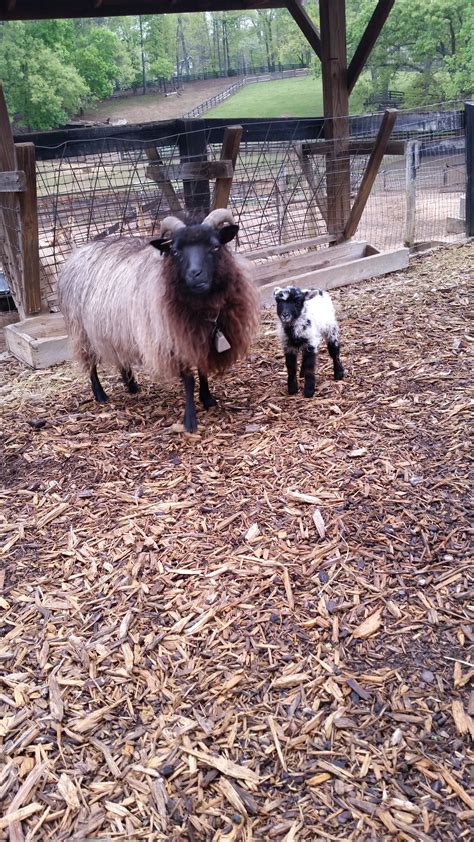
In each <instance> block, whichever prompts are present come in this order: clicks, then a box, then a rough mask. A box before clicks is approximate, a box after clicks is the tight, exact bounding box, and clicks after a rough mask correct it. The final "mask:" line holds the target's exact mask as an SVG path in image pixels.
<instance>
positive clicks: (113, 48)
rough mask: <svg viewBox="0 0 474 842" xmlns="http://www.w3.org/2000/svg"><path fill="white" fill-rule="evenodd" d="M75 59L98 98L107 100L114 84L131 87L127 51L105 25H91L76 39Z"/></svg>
mask: <svg viewBox="0 0 474 842" xmlns="http://www.w3.org/2000/svg"><path fill="white" fill-rule="evenodd" d="M72 60H73V62H74V66H75V67H76V69H77V70H78V71H79V73H80V75H81V76H82V78H83V79H85V81H86V82H87V85H88V87H89V90H90V92H91V94H92V96H93V97H94V98H95V99H105V98H106V97H108V96H110V95H111V94H112V93H113V90H114V86H115V85H122V86H126V85H129V84H130V83H131V81H132V78H133V71H132V66H131V62H130V59H129V56H128V55H127V50H126V49H125V47H124V46H123V44H122V43H121V41H120V39H119V38H118V36H117V34H116V33H115V32H113V31H112V30H111V29H108V28H106V27H105V26H100V27H98V26H93V25H90V26H89V28H88V29H87V30H86V31H85V32H84V33H83V34H81V35H80V36H79V37H78V38H77V40H76V47H75V50H74V51H73V54H72Z"/></svg>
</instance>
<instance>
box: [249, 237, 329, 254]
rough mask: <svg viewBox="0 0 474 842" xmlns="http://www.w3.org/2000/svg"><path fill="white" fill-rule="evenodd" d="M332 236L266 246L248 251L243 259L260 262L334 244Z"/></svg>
mask: <svg viewBox="0 0 474 842" xmlns="http://www.w3.org/2000/svg"><path fill="white" fill-rule="evenodd" d="M335 239H336V238H335V236H334V234H321V235H320V236H319V237H309V238H307V239H305V240H292V241H291V242H290V243H282V245H278V246H268V247H267V248H263V249H256V250H255V251H249V252H248V253H246V255H245V257H246V258H247V259H248V260H262V259H265V258H266V257H273V255H275V254H285V253H287V252H290V251H298V250H299V249H306V248H313V247H314V246H320V245H323V244H324V243H330V242H334V240H335Z"/></svg>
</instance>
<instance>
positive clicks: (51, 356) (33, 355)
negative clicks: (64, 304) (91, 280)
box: [5, 313, 71, 368]
mask: <svg viewBox="0 0 474 842" xmlns="http://www.w3.org/2000/svg"><path fill="white" fill-rule="evenodd" d="M5 339H6V343H7V347H8V349H9V350H10V351H11V353H12V354H13V355H14V356H15V357H16V358H17V359H19V360H21V362H24V363H26V364H27V365H29V366H31V368H49V367H50V366H52V365H57V364H58V363H62V362H64V361H65V360H69V359H71V352H70V348H69V340H68V336H67V333H66V328H65V325H64V319H63V317H62V315H61V313H45V314H44V315H40V316H34V317H33V318H31V319H24V320H23V321H21V322H16V323H15V324H12V325H7V327H5Z"/></svg>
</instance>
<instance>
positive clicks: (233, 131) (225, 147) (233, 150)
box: [212, 126, 243, 210]
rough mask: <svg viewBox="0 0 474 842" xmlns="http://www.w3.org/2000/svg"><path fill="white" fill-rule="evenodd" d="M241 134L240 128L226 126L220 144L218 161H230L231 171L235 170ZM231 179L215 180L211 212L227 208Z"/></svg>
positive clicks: (241, 129)
mask: <svg viewBox="0 0 474 842" xmlns="http://www.w3.org/2000/svg"><path fill="white" fill-rule="evenodd" d="M242 132H243V128H242V126H226V128H225V131H224V141H223V143H222V149H221V158H220V159H221V161H232V170H235V164H236V162H237V155H238V154H239V148H240V139H241V137H242ZM232 178H233V175H232ZM232 178H218V179H217V180H216V187H215V190H214V197H213V200H212V210H214V209H215V208H226V207H227V204H228V202H229V196H230V189H231V187H232Z"/></svg>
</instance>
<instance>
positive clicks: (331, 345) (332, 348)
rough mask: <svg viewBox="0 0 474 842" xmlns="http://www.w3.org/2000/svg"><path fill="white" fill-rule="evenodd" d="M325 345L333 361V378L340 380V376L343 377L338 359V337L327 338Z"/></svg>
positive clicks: (342, 370)
mask: <svg viewBox="0 0 474 842" xmlns="http://www.w3.org/2000/svg"><path fill="white" fill-rule="evenodd" d="M327 346H328V351H329V355H330V357H331V359H332V362H333V367H334V380H342V378H343V377H344V369H343V367H342V363H341V360H340V359H339V350H340V345H339V339H337V338H333V339H328V342H327Z"/></svg>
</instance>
